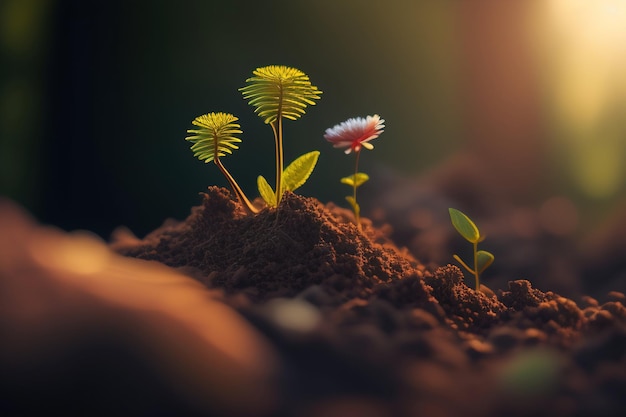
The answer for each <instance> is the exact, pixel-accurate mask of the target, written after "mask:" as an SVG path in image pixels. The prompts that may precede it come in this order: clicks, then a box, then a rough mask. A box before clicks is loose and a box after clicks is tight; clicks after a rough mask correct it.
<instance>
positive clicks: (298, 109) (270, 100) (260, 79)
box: [239, 65, 322, 124]
mask: <svg viewBox="0 0 626 417" xmlns="http://www.w3.org/2000/svg"><path fill="white" fill-rule="evenodd" d="M253 75H254V76H253V77H250V78H248V79H247V80H246V82H247V85H246V86H245V87H242V88H240V89H239V91H241V92H242V94H243V98H244V99H246V100H248V103H249V104H250V105H252V106H254V107H256V110H255V112H256V113H257V114H258V115H259V116H260V117H261V118H262V119H263V121H264V122H265V123H266V124H269V123H273V122H275V121H276V120H277V119H278V117H279V115H280V116H282V117H284V118H286V119H290V120H296V119H298V118H299V117H301V116H302V115H303V114H304V113H305V109H306V107H307V105H309V106H313V105H315V101H313V100H318V99H319V98H320V94H322V92H321V91H320V90H319V89H318V88H317V87H316V86H314V85H312V84H311V82H310V81H309V77H308V76H307V75H306V74H305V73H303V72H302V71H300V70H298V69H295V68H291V67H286V66H284V65H270V66H267V67H261V68H257V69H256V70H255V71H253Z"/></svg>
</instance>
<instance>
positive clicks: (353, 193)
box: [352, 149, 361, 230]
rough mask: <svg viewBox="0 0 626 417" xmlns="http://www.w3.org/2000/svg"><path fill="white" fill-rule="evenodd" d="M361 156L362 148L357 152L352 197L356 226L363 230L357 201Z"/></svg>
mask: <svg viewBox="0 0 626 417" xmlns="http://www.w3.org/2000/svg"><path fill="white" fill-rule="evenodd" d="M359 156H361V150H360V149H359V151H358V152H356V161H355V163H354V177H353V183H352V188H353V192H352V198H354V219H355V220H356V227H357V228H358V229H359V230H361V210H360V208H359V206H358V204H357V201H356V189H357V183H356V176H357V175H356V174H357V173H358V172H359Z"/></svg>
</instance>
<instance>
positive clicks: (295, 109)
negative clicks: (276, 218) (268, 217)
mask: <svg viewBox="0 0 626 417" xmlns="http://www.w3.org/2000/svg"><path fill="white" fill-rule="evenodd" d="M253 75H254V76H253V77H251V78H248V79H247V80H246V83H247V85H246V86H245V87H242V88H240V89H239V91H241V93H242V94H243V98H244V99H246V100H248V102H249V104H250V105H252V106H254V107H256V110H255V112H256V113H257V114H258V115H259V116H260V117H261V118H262V119H263V121H264V122H265V123H266V124H269V125H270V126H271V127H272V131H273V132H274V142H275V147H276V190H275V191H274V190H272V188H271V187H270V185H269V184H268V183H267V180H265V178H263V177H262V176H259V178H258V181H257V182H258V186H259V193H260V194H261V197H263V199H264V200H265V202H266V203H267V204H268V205H269V206H278V204H279V203H280V200H281V198H282V195H283V193H284V192H285V191H286V190H290V191H293V189H290V188H289V187H288V186H289V185H291V186H292V185H293V184H294V183H300V182H302V184H303V183H304V181H306V179H307V178H308V176H309V175H310V174H311V172H312V171H313V168H314V167H315V164H316V163H317V156H319V153H317V154H316V156H315V157H313V156H312V155H311V154H312V153H309V154H306V155H303V156H302V157H300V158H304V159H302V160H301V159H300V158H298V159H296V160H295V161H294V164H296V167H298V168H294V169H293V172H297V173H300V175H299V177H298V178H297V179H295V180H294V179H288V178H287V175H288V172H287V171H288V170H289V168H290V167H291V166H292V165H293V164H292V165H290V166H289V167H288V169H287V170H285V171H283V166H284V161H283V159H284V157H283V118H286V119H290V120H296V119H298V118H300V117H301V116H302V115H303V114H304V113H305V109H306V107H307V105H309V106H312V105H315V101H314V100H318V99H319V98H320V94H322V92H321V91H320V90H319V89H318V88H317V87H316V86H314V85H312V84H311V82H310V81H309V77H308V76H307V75H306V74H305V73H303V72H302V71H300V70H298V69H295V68H291V67H286V66H284V65H270V66H267V67H261V68H257V69H256V70H255V71H253ZM307 155H308V156H307ZM307 172H308V174H306V175H303V174H305V173H307ZM302 184H300V185H302ZM298 186H299V185H298Z"/></svg>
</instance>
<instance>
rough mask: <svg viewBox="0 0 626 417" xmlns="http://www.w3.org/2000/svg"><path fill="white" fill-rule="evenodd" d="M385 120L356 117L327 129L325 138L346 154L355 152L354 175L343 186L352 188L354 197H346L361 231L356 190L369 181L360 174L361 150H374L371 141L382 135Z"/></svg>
mask: <svg viewBox="0 0 626 417" xmlns="http://www.w3.org/2000/svg"><path fill="white" fill-rule="evenodd" d="M384 123H385V120H384V119H381V118H380V116H378V115H377V114H375V115H373V116H367V117H366V118H365V119H364V118H362V117H356V118H351V119H348V120H346V121H345V122H342V123H340V124H338V125H335V126H334V127H332V128H330V129H326V133H325V134H324V138H326V140H327V141H329V142H330V143H332V144H333V147H335V148H346V150H345V153H346V154H349V153H351V152H352V151H354V153H355V155H356V158H355V163H354V174H352V175H350V176H349V177H344V178H342V179H341V182H342V183H343V184H347V185H349V186H351V187H352V195H349V196H347V197H346V200H347V201H348V203H350V206H351V207H352V211H353V212H354V220H355V223H356V225H357V227H358V228H359V229H361V207H360V206H359V203H358V202H357V199H356V190H357V188H359V186H361V185H362V184H363V183H365V182H366V181H367V180H369V176H368V175H367V174H366V173H364V172H359V157H360V156H361V148H365V149H369V150H372V149H374V145H372V144H371V143H370V141H371V140H373V139H376V138H377V137H378V136H379V135H380V134H381V133H383V131H384V130H383V128H384V127H385V125H384Z"/></svg>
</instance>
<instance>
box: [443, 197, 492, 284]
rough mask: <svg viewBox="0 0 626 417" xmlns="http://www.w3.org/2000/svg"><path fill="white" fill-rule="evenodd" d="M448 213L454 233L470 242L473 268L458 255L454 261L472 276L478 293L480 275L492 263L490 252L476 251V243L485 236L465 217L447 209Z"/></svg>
mask: <svg viewBox="0 0 626 417" xmlns="http://www.w3.org/2000/svg"><path fill="white" fill-rule="evenodd" d="M448 211H449V212H450V220H451V221H452V225H453V226H454V228H455V229H456V231H457V232H459V234H460V235H461V236H463V237H464V238H465V240H467V241H468V242H470V243H471V244H472V246H473V248H474V267H473V268H471V267H469V266H468V265H467V264H466V263H465V262H464V261H463V260H462V259H461V258H460V257H459V256H458V255H454V259H456V261H457V262H458V263H460V264H461V265H462V266H463V268H465V269H466V270H467V271H468V272H469V273H471V274H473V275H474V278H475V280H476V291H480V274H482V273H483V272H484V271H485V269H487V268H488V267H489V265H491V264H492V263H493V261H494V256H493V255H492V254H491V253H490V252H487V251H484V250H478V242H482V241H483V240H484V239H485V236H484V235H481V234H480V231H479V230H478V227H477V226H476V224H474V222H473V221H472V220H471V219H470V218H469V217H468V216H467V215H465V214H464V213H463V212H461V211H459V210H457V209H453V208H450V209H448Z"/></svg>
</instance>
